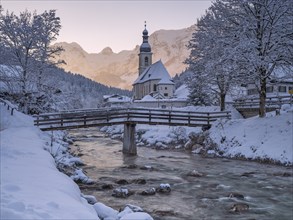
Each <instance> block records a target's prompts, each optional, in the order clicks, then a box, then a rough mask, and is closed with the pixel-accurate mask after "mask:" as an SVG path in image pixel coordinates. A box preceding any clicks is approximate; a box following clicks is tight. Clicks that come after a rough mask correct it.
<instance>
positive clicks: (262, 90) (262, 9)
mask: <svg viewBox="0 0 293 220" xmlns="http://www.w3.org/2000/svg"><path fill="white" fill-rule="evenodd" d="M240 7H241V9H242V10H241V13H239V14H237V15H235V17H236V16H237V17H238V18H237V20H238V21H239V25H237V29H236V35H237V37H238V39H239V41H238V43H237V44H235V46H236V51H237V52H238V53H237V54H236V58H237V59H235V61H236V62H237V64H238V65H239V69H241V70H244V71H241V72H240V73H241V74H243V75H244V76H243V77H242V78H248V79H249V81H252V82H254V83H255V85H256V88H257V90H258V92H259V98H260V109H259V116H260V117H264V116H265V105H266V86H267V81H268V80H269V79H270V77H271V75H272V72H273V71H274V69H275V67H276V66H282V65H293V2H292V0H249V1H245V2H242V4H240ZM235 20H236V19H234V21H235Z"/></svg>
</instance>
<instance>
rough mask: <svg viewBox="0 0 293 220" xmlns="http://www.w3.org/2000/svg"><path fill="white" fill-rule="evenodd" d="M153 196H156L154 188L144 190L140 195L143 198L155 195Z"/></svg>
mask: <svg viewBox="0 0 293 220" xmlns="http://www.w3.org/2000/svg"><path fill="white" fill-rule="evenodd" d="M155 194H156V189H155V188H150V189H146V190H144V191H142V192H141V193H140V195H143V196H151V195H155Z"/></svg>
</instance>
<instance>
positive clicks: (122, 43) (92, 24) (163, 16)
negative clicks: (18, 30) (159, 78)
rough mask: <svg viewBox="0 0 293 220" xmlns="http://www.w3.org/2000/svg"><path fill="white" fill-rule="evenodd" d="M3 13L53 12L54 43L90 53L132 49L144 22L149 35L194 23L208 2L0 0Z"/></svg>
mask: <svg viewBox="0 0 293 220" xmlns="http://www.w3.org/2000/svg"><path fill="white" fill-rule="evenodd" d="M0 2H1V4H2V6H3V8H4V10H5V11H6V10H9V11H10V12H12V11H13V12H15V13H16V14H19V12H20V11H24V10H25V9H28V10H29V11H34V10H36V11H37V13H42V12H43V11H45V10H50V9H56V10H57V16H59V17H60V18H61V25H62V29H61V31H60V35H59V37H58V40H57V41H56V42H62V41H66V42H68V43H71V42H77V43H78V44H79V45H81V47H82V48H83V49H84V50H85V51H87V52H90V53H98V52H100V51H101V50H102V49H103V48H105V47H107V46H109V47H111V48H112V50H113V51H114V52H120V51H121V50H132V49H134V47H135V46H136V45H140V44H141V42H142V36H141V35H142V31H143V29H144V21H146V22H147V29H148V31H149V34H151V33H153V32H154V31H156V30H160V29H165V30H170V29H172V30H175V29H181V28H186V27H190V26H191V25H193V24H195V23H196V20H197V19H198V18H200V16H202V15H203V14H204V12H205V10H206V9H207V8H208V7H209V6H210V5H211V0H181V1H180V0H170V1H169V0H161V1H158V0H151V1H139V0H129V1H120V0H116V1H101V0H85V1H83V0H79V1H77V0H62V1H59V0H53V1H52V0H32V1H29V0H0Z"/></svg>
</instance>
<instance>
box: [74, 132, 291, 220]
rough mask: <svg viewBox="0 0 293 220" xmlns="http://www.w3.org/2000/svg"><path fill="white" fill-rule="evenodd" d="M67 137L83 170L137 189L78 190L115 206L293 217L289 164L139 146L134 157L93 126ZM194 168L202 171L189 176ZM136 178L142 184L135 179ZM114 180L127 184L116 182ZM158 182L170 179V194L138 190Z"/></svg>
mask: <svg viewBox="0 0 293 220" xmlns="http://www.w3.org/2000/svg"><path fill="white" fill-rule="evenodd" d="M70 136H71V137H72V138H73V139H74V140H75V142H74V145H72V146H71V148H72V149H79V151H80V153H81V155H82V156H81V159H82V160H83V162H84V163H85V164H86V165H85V166H84V167H83V170H84V171H85V172H86V173H87V175H88V176H89V177H90V178H91V179H93V180H95V181H98V182H103V183H108V184H112V185H113V186H114V187H121V186H123V187H126V188H127V189H129V190H131V191H133V192H135V193H134V194H133V195H131V196H129V197H127V198H115V197H113V196H111V194H112V192H113V189H104V190H96V189H93V188H83V189H82V192H83V193H85V194H90V195H94V196H95V197H96V198H97V200H98V201H99V202H102V203H104V204H106V205H108V206H110V207H112V208H114V209H117V210H119V209H120V208H123V207H124V206H125V205H126V204H133V205H138V206H140V207H142V208H143V209H144V210H145V211H146V212H148V213H149V214H151V215H152V216H153V218H154V219H156V220H160V219H162V220H179V219H245V220H247V219H266V220H267V219H288V220H292V219H293V176H292V167H283V166H276V165H270V164H260V163H256V162H251V161H240V160H232V159H225V158H203V157H201V156H200V155H194V154H189V153H186V152H174V151H168V150H155V149H150V148H146V147H138V155H137V156H125V155H123V154H122V152H121V150H122V143H121V142H120V141H118V140H112V139H110V138H108V137H105V135H104V134H103V133H101V132H99V131H98V130H97V129H84V130H79V131H70ZM134 165H136V166H134ZM193 170H196V171H197V172H199V173H201V174H203V176H201V177H195V176H189V175H187V174H188V173H189V172H191V171H193ZM137 179H144V180H146V183H145V184H138V183H135V181H134V180H137ZM117 180H127V182H129V184H125V185H119V184H117ZM115 182H116V183H115ZM161 183H168V184H170V186H171V189H172V190H171V193H168V194H161V193H156V194H155V195H149V196H143V195H140V194H139V192H141V191H142V190H146V189H149V188H151V187H158V186H159V185H160V184H161ZM231 193H232V195H234V196H235V197H233V196H231ZM237 194H240V195H238V197H239V198H238V197H237ZM241 195H243V196H244V198H240V197H241ZM237 203H242V204H243V203H245V204H247V205H249V210H247V211H242V212H236V213H235V212H231V211H230V208H231V207H232V206H233V205H234V204H237Z"/></svg>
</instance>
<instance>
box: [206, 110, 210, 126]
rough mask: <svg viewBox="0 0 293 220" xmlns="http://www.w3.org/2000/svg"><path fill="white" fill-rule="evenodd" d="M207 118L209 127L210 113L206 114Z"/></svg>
mask: <svg viewBox="0 0 293 220" xmlns="http://www.w3.org/2000/svg"><path fill="white" fill-rule="evenodd" d="M207 117H208V125H210V113H209V112H208V113H207Z"/></svg>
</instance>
